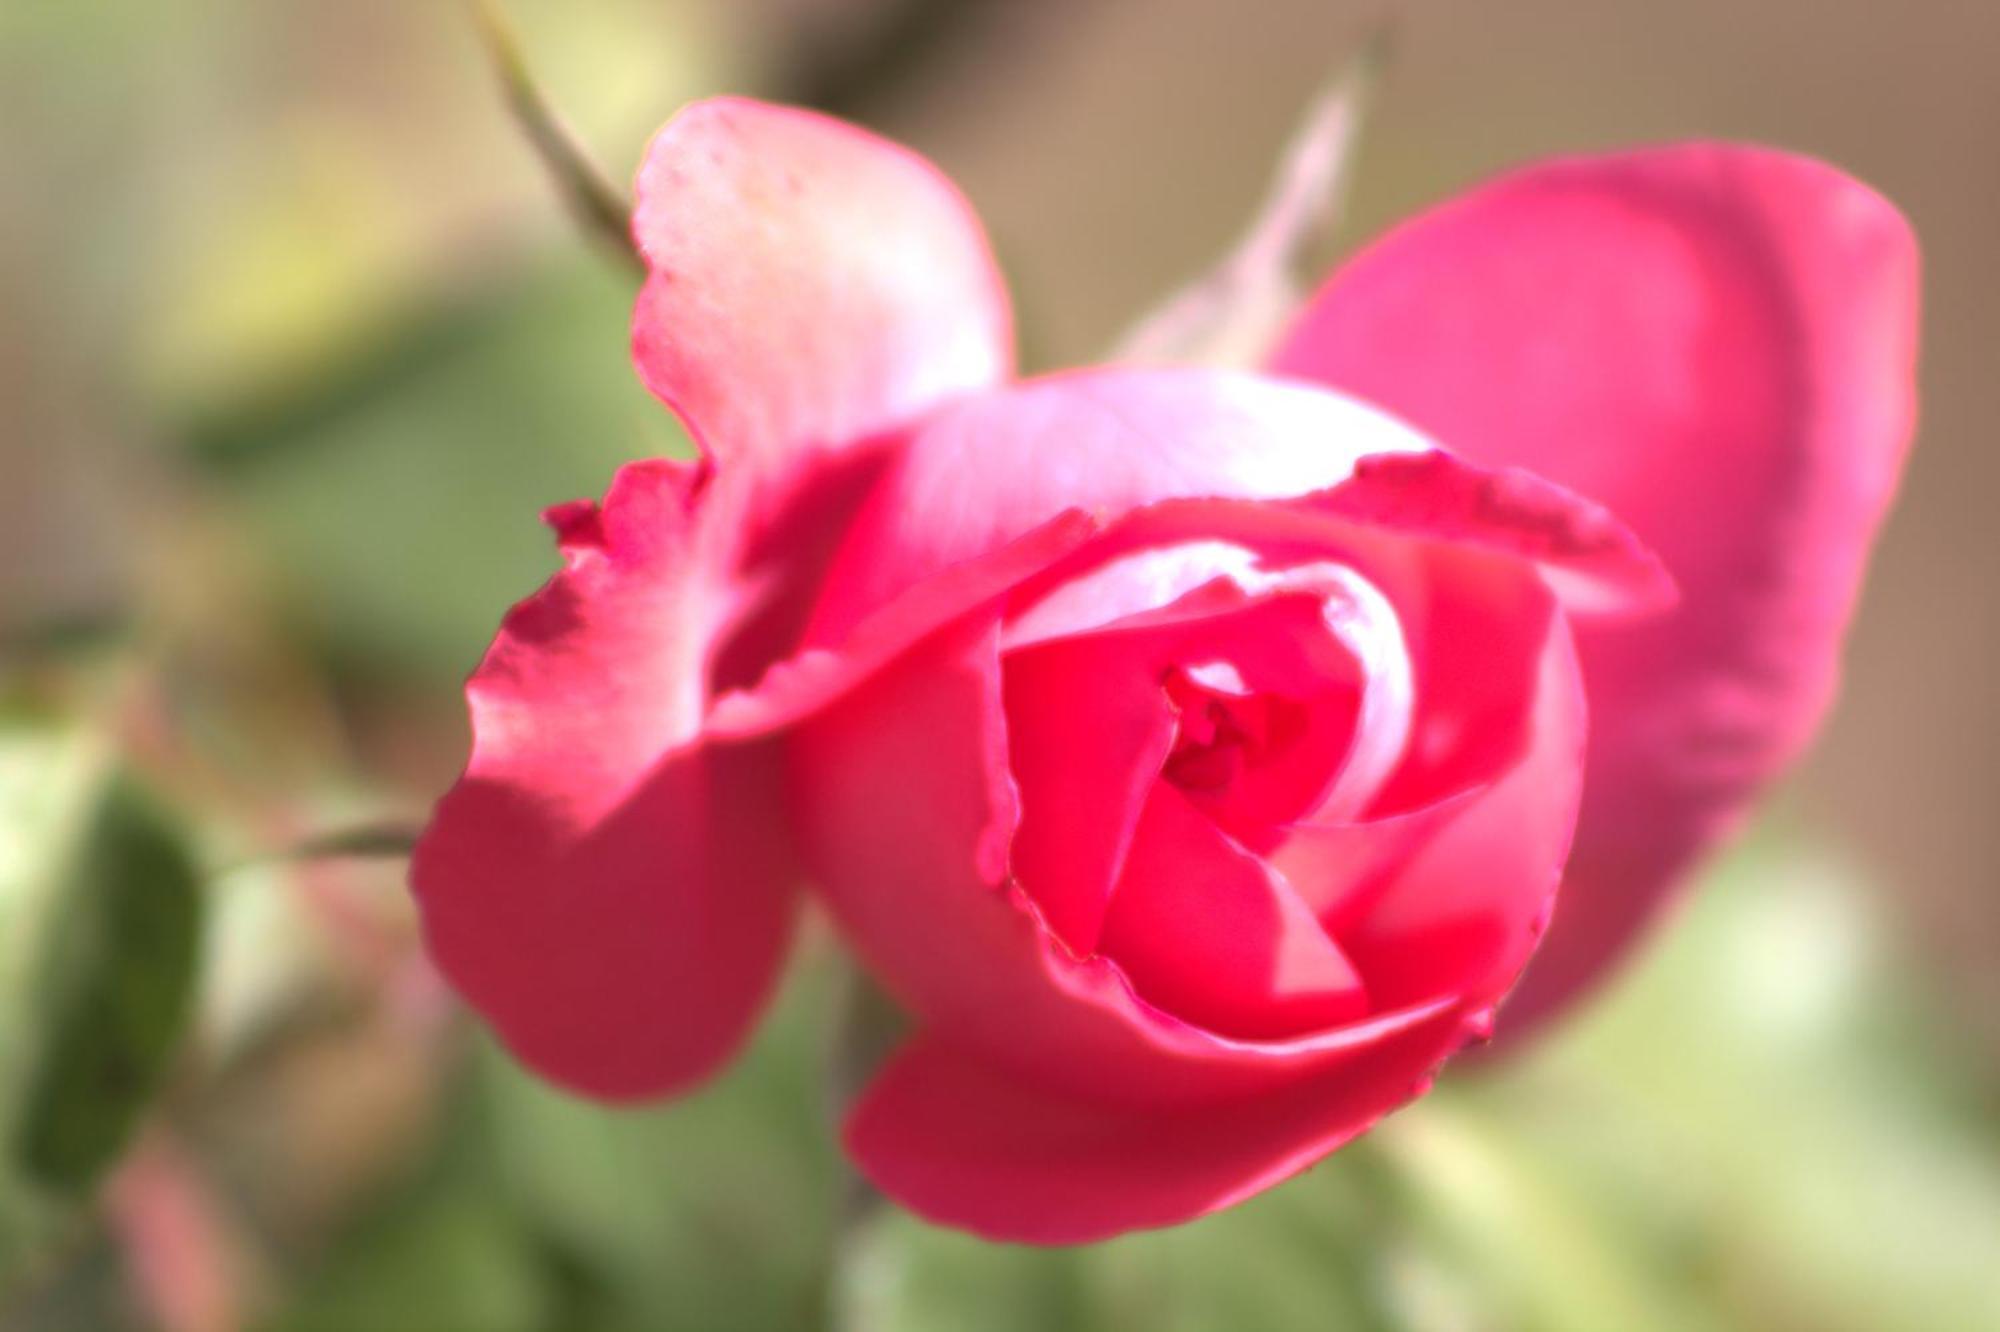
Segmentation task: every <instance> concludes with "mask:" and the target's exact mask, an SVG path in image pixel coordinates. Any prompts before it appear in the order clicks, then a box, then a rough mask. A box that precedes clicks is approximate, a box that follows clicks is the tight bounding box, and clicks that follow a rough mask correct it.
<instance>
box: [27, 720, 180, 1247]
mask: <svg viewBox="0 0 2000 1332" xmlns="http://www.w3.org/2000/svg"><path fill="white" fill-rule="evenodd" d="M0 848H4V851H3V852H0V857H4V859H0V1144H4V1156H0V1267H4V1266H5V1265H6V1262H7V1260H8V1258H9V1256H10V1255H14V1254H17V1253H18V1251H19V1250H20V1249H21V1248H23V1247H28V1246H32V1244H33V1243H34V1242H35V1241H36V1240H37V1239H38V1238H40V1229H41V1223H42V1222H43V1221H44V1220H46V1219H47V1218H48V1217H49V1215H50V1214H51V1213H52V1212H55V1211H56V1210H57V1209H59V1207H60V1205H61V1204H64V1203H70V1202H76V1201H81V1200H82V1199H84V1198H85V1197H87V1195H88V1192H89V1190H90V1188H91V1187H92V1186H93V1185H94V1184H95V1183H96V1182H97V1180H98V1177H99V1175H100V1174H101V1173H102V1171H103V1170H104V1168H105V1167H106V1166H107V1165H108V1164H109V1163H110V1162H111V1161H112V1159H113V1158H114V1157H115V1156H116V1155H117V1154H118V1152H119V1151H120V1149H122V1148H123V1147H124V1146H125V1144H126V1142H127V1140H128V1138H129V1137H130V1135H131V1132H132V1129H133V1126H134V1125H135V1123H136V1122H137V1120H138V1117H139V1115H140V1114H141V1112H142V1111H143V1110H144V1108H145V1107H146V1104H147V1102H148V1100H149V1098H150V1097H151V1096H152V1094H153V1092H154V1090H155V1088H156V1087H157V1085H158V1084H159V1082H160V1080H161V1078H162V1076H163V1075H164V1073H165V1070H166V1068H167V1066H168V1064H169V1062H170V1060H171V1059H172V1057H173V1055H174V1053H175V1050H176V1046H177V1043H178V1040H179V1038H180V1036H181V1033H182V1030H183V1028H184V1027H185V1025H186V1022H187V1018H188V1014H189V1012H190V1010H191V1006H192V1001H193V996H194V991H195V984H196V977H197V963H198V956H199V948H198V944H199V938H200V930H201V916H202V897H201V889H200V884H199V881H198V879H197V875H196V870H195V865H194V860H193V856H192V854H191V852H190V851H189V849H188V847H187V846H186V845H185V843H184V841H183V838H182V836H181V834H180V832H179V831H178V829H177V828H176V827H175V825H174V824H173V823H171V822H170V821H169V820H168V818H167V817H166V816H165V815H164V814H163V813H162V812H161V811H160V810H159V809H158V808H157V807H156V806H155V805H154V804H153V803H152V802H151V801H150V800H149V799H148V798H147V797H146V796H145V795H144V794H143V793H141V792H140V790H139V789H138V787H137V786H136V785H135V784H134V782H133V780H132V778H131V777H130V776H129V775H127V774H126V773H125V772H123V771H122V770H121V769H120V768H119V767H118V765H117V762H116V759H115V757H114V756H113V755H112V754H111V753H110V752H109V750H108V747H107V746H106V744H105V742H104V739H103V737H101V736H99V735H96V734H94V733H93V732H92V731H91V730H90V729H88V728H86V727H84V726H80V725H76V724H63V723H58V722H55V721H53V720H51V719H48V718H45V717H40V716H36V715H34V714H32V713H30V714H27V715H21V714H11V715H9V716H7V717H5V718H4V719H0Z"/></svg>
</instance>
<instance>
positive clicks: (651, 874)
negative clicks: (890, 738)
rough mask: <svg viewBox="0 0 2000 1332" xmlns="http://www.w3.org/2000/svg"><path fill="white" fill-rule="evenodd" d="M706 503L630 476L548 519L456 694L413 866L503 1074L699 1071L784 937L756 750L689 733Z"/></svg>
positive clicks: (786, 905)
mask: <svg viewBox="0 0 2000 1332" xmlns="http://www.w3.org/2000/svg"><path fill="white" fill-rule="evenodd" d="M724 498H725V497H719V496H718V495H717V494H716V493H715V488H714V487H713V486H707V485H705V484H704V477H703V473H702V472H701V471H700V469H698V468H694V467H689V466H686V465H682V464H674V463H640V464H634V465H632V466H629V467H627V468H625V469H624V470H623V471H621V472H620V473H619V475H618V478H617V480H616V481H615V482H614V484H613V486H612V488H611V491H610V493H609V494H608V495H607V496H606V498H605V501H604V504H603V507H602V508H601V509H599V508H597V507H595V506H591V505H587V504H585V505H571V506H565V507H564V508H562V509H559V510H556V511H553V512H552V514H551V519H552V521H553V522H555V524H556V525H557V527H558V529H559V532H560V535H561V539H562V546H563V555H564V566H565V567H564V568H563V570H562V571H561V572H560V573H559V574H557V575H556V577H555V578H554V579H552V580H551V581H550V583H549V584H548V586H546V587H545V588H543V589H542V591H541V592H539V593H537V594H536V595H535V596H534V597H532V598H530V599H529V600H527V601H525V602H522V603H521V604H520V605H519V606H517V607H515V608H514V610H513V611H512V612H511V613H510V614H509V615H508V617H507V619H506V622H505V623H504V624H503V626H502V627H501V631H500V634H499V636H498V637H497V638H496V639H495V640H494V643H493V646H492V647H491V649H490V650H489V651H488V652H487V655H486V659H485V660H484V661H483V662H482V663H481V665H480V667H479V670H478V671H477V672H476V673H475V674H474V676H473V677H472V680H471V682H470V684H469V685H468V686H467V689H466V695H467V699H468V701H469V703H470V706H471V712H472V726H473V749H472V756H471V759H470V761H469V762H468V764H467V766H466V770H465V775H464V776H463V777H462V778H461V779H460V781H459V783H458V785H457V786H456V787H454V788H453V789H452V791H451V792H450V793H449V794H448V795H446V797H445V798H444V800H443V801H442V802H441V803H440V804H439V806H438V809H437V812H436V814H435V816H434V818H433V820H432V823H431V825H430V827H429V829H428V830H427V831H426V832H425V835H424V838H423V840H422V842H421V843H420V845H419V846H418V848H417V851H416V856H415V860H414V863H413V866H412V871H411V877H412V883H413V886H414V888H415V890H416V893H417V898H418V902H419V904H420V906H421V909H422V915H423V924H424V930H425V935H426V938H427V940H428V943H429V946H430V950H431V954H432V956H433V957H434V958H435V959H436V961H437V963H438V965H439V966H440V967H441V968H442V969H443V971H444V973H445V974H446V976H447V977H449V978H450V980H451V981H452V983H453V984H454V985H455V986H456V987H457V989H458V990H459V991H460V993H461V994H463V995H464V996H465V998H466V999H467V1000H468V1001H469V1002H470V1003H471V1004H472V1005H473V1007H475V1008H477V1009H478V1010H479V1011H480V1012H481V1013H482V1014H483V1015H484V1016H485V1017H486V1018H487V1019H488V1020H489V1021H490V1022H492V1023H493V1025H494V1026H495V1027H496V1028H497V1029H498V1030H499V1032H500V1034H501V1036H502V1037H503V1038H504V1039H505V1040H506V1041H507V1043H508V1044H509V1045H510V1046H511V1047H513V1049H514V1050H515V1051H516V1053H518V1054H519V1055H520V1056H521V1058H522V1059H523V1060H525V1061H526V1062H527V1063H529V1064H531V1065H533V1066H534V1067H535V1068H536V1069H538V1070H539V1071H540V1072H542V1073H543V1074H544V1075H546V1076H548V1077H550V1078H552V1079H554V1080H555V1081H558V1082H561V1083H564V1084H565V1085H568V1086H571V1087H574V1088H577V1089H579V1090H582V1091H586V1092H590V1093H593V1094H596V1095H600V1096H606V1097H634V1096H642V1095H649V1094H657V1093H661V1092H666V1091H670V1090H673V1089H675V1088H678V1087H681V1086H684V1085H686V1084H687V1083H689V1082H691V1081H694V1080H695V1079H698V1078H700V1077H702V1076H703V1075H705V1074H706V1073H708V1072H709V1071H711V1070H712V1069H713V1068H714V1067H715V1066H716V1064H717V1063H719V1062H720V1061H721V1060H722V1059H723V1058H725V1057H726V1056H727V1055H728V1054H729V1053H730V1051H731V1050H732V1049H734V1047H735V1045H736V1044H737V1042H738V1041H739V1040H740V1038H741V1036H742V1034H743V1031H744V1028H745V1027H746V1026H747V1025H748V1023H749V1022H750V1020H751V1019H752V1018H753V1017H754V1015H755V1013H756V1011H757V1009H758V1007H759V1006H760V1005H761V1003H762V1001H763V999H764V997H765V994H766V992H767V990H768V989H769V986H770V983H771V978H772V975H773V972H774V971H775V969H776V967H777V964H778V961H779V959H780V956H781V954H782V952H783V949H784V944H785V941H786V938H787V936H788V932H789V926H790V919H791V914H792V913H791V909H790V908H791V904H790V893H789V886H790V882H791V875H792V867H791V858H790V855H789V852H788V847H787V843H786V840H785V838H784V835H783V832H782V830H781V829H780V828H778V827H776V826H775V824H774V822H773V821H772V819H771V817H770V811H771V810H773V809H775V808H777V807H778V805H779V803H780V800H781V795H782V786H781V780H780V775H781V768H780V765H779V764H778V761H777V755H776V754H775V752H774V751H773V750H772V749H771V748H770V747H768V746H763V745H754V746H743V747H738V748H732V749H727V750H716V749H713V748H710V747H707V746H705V745H704V744H703V743H702V742H701V741H700V739H699V737H698V728H699V725H700V720H701V711H702V707H703V703H704V698H703V678H704V659H705V656H706V654H707V653H708V652H709V651H710V650H711V648H712V643H713V634H714V629H715V626H716V625H718V624H719V623H722V622H723V615H724V611H725V609H726V608H725V607H724V606H722V605H720V604H718V603H720V602H722V601H724V600H725V599H726V595H727V591H728V583H727V581H726V579H724V578H722V577H720V576H719V574H718V571H717V570H718V564H719V563H726V562H727V560H728V558H729V557H730V554H731V551H732V549H733V539H732V537H731V533H733V532H734V530H735V527H736V524H735V523H734V522H733V521H731V518H732V513H731V510H730V509H729V506H728V505H727V504H726V503H724V502H723V499H724Z"/></svg>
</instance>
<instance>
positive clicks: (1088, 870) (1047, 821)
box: [1004, 635, 1174, 953]
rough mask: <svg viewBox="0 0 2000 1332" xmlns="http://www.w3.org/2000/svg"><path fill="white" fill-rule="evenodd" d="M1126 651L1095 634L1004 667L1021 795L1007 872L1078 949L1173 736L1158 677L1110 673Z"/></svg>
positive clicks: (1094, 930)
mask: <svg viewBox="0 0 2000 1332" xmlns="http://www.w3.org/2000/svg"><path fill="white" fill-rule="evenodd" d="M1128 660H1129V650H1128V649H1127V647H1126V645H1125V644H1124V643H1122V642H1118V641H1115V640H1114V641H1111V642H1107V641H1106V640H1105V637H1104V636H1103V635H1092V636H1090V637H1086V638H1080V639H1069V640H1065V641H1060V642H1055V643H1044V644H1039V645H1037V646H1035V647H1032V648H1028V649H1026V650H1024V651H1019V652H1014V653H1010V654H1008V657H1007V662H1006V668H1005V672H1004V689H1005V696H1006V710H1007V728H1008V734H1007V750H1008V760H1009V767H1010V769H1011V771H1012V774H1013V780H1014V784H1015V787H1016V788H1017V789H1018V790H1019V792H1020V802H1021V827H1020V833H1019V835H1018V836H1017V837H1016V838H1015V840H1014V847H1013V872H1014V874H1015V876H1016V877H1017V878H1018V879H1019V880H1020V882H1021V884H1022V885H1023V887H1024V888H1025V889H1026V891H1027V892H1028V894H1029V895H1030V896H1032V897H1033V898H1034V899H1035V902H1036V903H1037V905H1039V906H1040V907H1041V910H1042V915H1043V917H1044V918H1045V919H1046V920H1047V921H1048V924H1049V928H1050V929H1052V930H1054V931H1055V932H1056V934H1057V935H1058V936H1059V937H1061V938H1062V939H1063V940H1064V941H1065V942H1066V943H1068V945H1069V946H1070V947H1071V948H1073V949H1075V950H1076V951H1077V952H1079V953H1088V952H1091V951H1093V950H1094V949H1095V948H1096V947H1097V937H1098V932H1099V929H1100V927H1101V925H1102V923H1103V919H1104V908H1105V904H1106V903H1107V902H1109V901H1110V899H1111V889H1112V886H1113V885H1114V884H1115V883H1116V882H1117V880H1118V873H1119V870H1120V868H1121V867H1122V866H1123V865H1124V863H1125V854H1126V852H1127V851H1128V850H1129V849H1130V847H1131V844H1132V833H1133V830H1134V828H1136V827H1137V825H1138V821H1139V811H1140V808H1141V807H1142V806H1143V805H1144V804H1145V800H1146V791H1147V790H1148V789H1149V788H1150V787H1151V786H1152V784H1153V783H1154V781H1155V780H1156V779H1157V778H1158V777H1159V775H1160V765H1161V764H1163V763H1165V762H1166V759H1167V751H1168V750H1169V748H1171V746H1172V745H1173V740H1174V717H1173V712H1172V710H1171V709H1170V708H1169V707H1168V706H1167V700H1166V697H1165V695H1164V694H1162V693H1161V691H1160V689H1159V687H1158V685H1157V683H1152V687H1151V688H1147V687H1145V686H1146V685H1147V684H1148V683H1151V682H1147V681H1143V680H1140V679H1127V680H1123V681H1118V682H1116V683H1113V682H1112V681H1107V680H1106V679H1105V677H1106V675H1107V674H1109V673H1111V672H1116V671H1119V670H1120V668H1122V667H1124V666H1125V665H1126V664H1127V662H1128ZM1092 684H1098V685H1100V686H1105V685H1108V686H1109V687H1098V688H1092V687H1091V685H1092ZM1119 685H1123V686H1125V687H1119Z"/></svg>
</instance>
